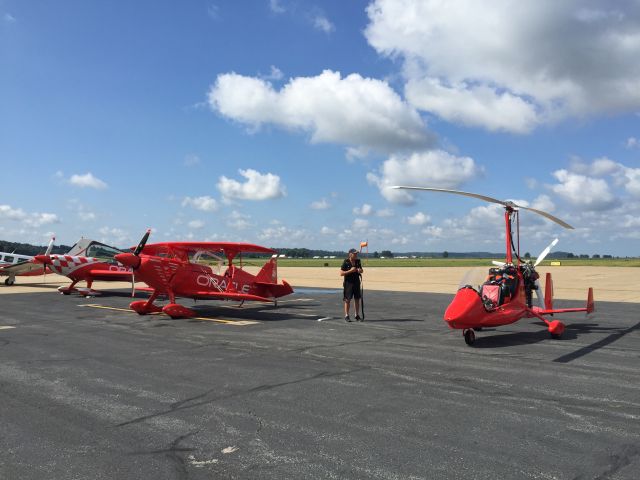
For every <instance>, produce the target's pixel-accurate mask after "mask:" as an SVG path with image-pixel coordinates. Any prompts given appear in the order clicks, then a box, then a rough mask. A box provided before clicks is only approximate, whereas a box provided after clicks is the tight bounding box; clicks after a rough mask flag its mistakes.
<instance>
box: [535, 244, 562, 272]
mask: <svg viewBox="0 0 640 480" xmlns="http://www.w3.org/2000/svg"><path fill="white" fill-rule="evenodd" d="M557 243H558V239H557V238H556V239H554V240H553V242H551V243H550V244H549V245H547V248H545V249H544V250H543V251H542V252H540V255H538V258H537V259H536V263H534V264H533V266H534V267H537V266H538V265H540V263H541V262H542V261H543V260H544V258H545V257H546V256H547V255H549V252H550V251H551V249H552V248H553V247H555V246H556V244H557Z"/></svg>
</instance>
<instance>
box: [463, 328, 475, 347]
mask: <svg viewBox="0 0 640 480" xmlns="http://www.w3.org/2000/svg"><path fill="white" fill-rule="evenodd" d="M462 334H463V335H464V343H466V344H467V345H469V346H470V347H471V346H472V345H473V344H474V343H475V342H476V334H475V333H474V332H473V329H472V328H469V329H467V330H465V331H464V332H462Z"/></svg>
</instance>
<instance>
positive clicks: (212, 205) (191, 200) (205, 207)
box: [182, 195, 218, 212]
mask: <svg viewBox="0 0 640 480" xmlns="http://www.w3.org/2000/svg"><path fill="white" fill-rule="evenodd" d="M182 206H183V207H187V206H189V207H193V208H195V209H196V210H202V211H203V212H215V211H216V210H217V209H218V202H217V201H216V199H215V198H211V197H209V196H207V195H203V196H202V197H185V198H184V200H182Z"/></svg>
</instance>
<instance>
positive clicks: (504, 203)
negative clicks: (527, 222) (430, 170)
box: [390, 185, 573, 230]
mask: <svg viewBox="0 0 640 480" xmlns="http://www.w3.org/2000/svg"><path fill="white" fill-rule="evenodd" d="M390 188H395V189H403V190H428V191H431V192H447V193H455V194H456V195H464V196H465V197H473V198H479V199H480V200H484V201H485V202H490V203H498V204H500V205H502V206H504V207H505V208H519V209H522V210H529V211H531V212H534V213H537V214H538V215H542V216H543V217H545V218H548V219H549V220H551V221H552V222H555V223H557V224H558V225H562V226H563V227H564V228H568V229H570V230H573V227H572V226H571V225H569V224H568V223H566V222H564V221H563V220H560V219H559V218H558V217H554V216H553V215H551V214H550V213H547V212H543V211H542V210H538V209H537V208H531V207H523V206H521V205H516V204H515V203H513V202H511V201H504V200H498V199H497V198H493V197H487V196H486V195H480V194H477V193H470V192H462V191H460V190H449V189H446V188H430V187H406V186H402V185H395V186H393V187H390Z"/></svg>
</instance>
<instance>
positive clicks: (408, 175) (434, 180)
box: [367, 150, 482, 204]
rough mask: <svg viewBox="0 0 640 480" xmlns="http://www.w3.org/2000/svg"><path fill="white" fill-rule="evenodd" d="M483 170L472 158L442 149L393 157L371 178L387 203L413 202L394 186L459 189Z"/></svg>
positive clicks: (371, 175) (369, 179) (369, 174)
mask: <svg viewBox="0 0 640 480" xmlns="http://www.w3.org/2000/svg"><path fill="white" fill-rule="evenodd" d="M481 173H482V169H481V168H480V167H478V166H477V165H476V163H475V162H474V161H473V159H471V158H469V157H456V156H454V155H451V154H450V153H447V152H445V151H442V150H432V151H427V152H418V153H413V154H411V155H409V156H404V155H392V156H391V157H389V158H388V159H387V160H386V161H385V162H384V163H383V164H382V167H381V168H380V171H379V173H374V172H369V173H368V174H367V179H368V181H369V182H370V183H372V184H374V185H377V186H378V188H379V189H380V193H381V194H382V196H384V197H385V198H386V199H387V200H389V201H392V202H399V203H407V204H410V203H413V201H414V198H413V196H412V195H411V194H410V193H408V191H407V190H394V189H391V188H389V187H390V186H392V185H406V186H418V187H440V188H456V187H458V186H460V185H461V184H462V183H464V182H466V181H468V180H470V179H472V178H474V177H476V176H478V175H480V174H481Z"/></svg>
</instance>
